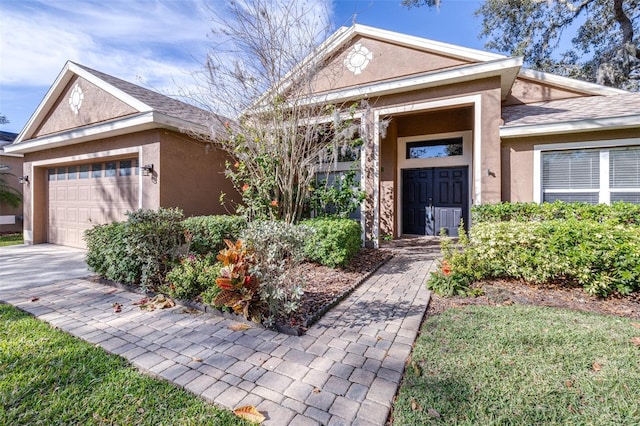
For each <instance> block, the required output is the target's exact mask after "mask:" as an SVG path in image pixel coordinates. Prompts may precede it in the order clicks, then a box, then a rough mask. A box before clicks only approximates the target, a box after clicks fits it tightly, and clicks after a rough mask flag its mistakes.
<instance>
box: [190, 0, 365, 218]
mask: <svg viewBox="0 0 640 426" xmlns="http://www.w3.org/2000/svg"><path fill="white" fill-rule="evenodd" d="M325 6H326V2H324V1H320V0H318V1H315V0H310V1H299V0H277V1H272V0H245V1H242V2H240V1H230V2H224V3H222V2H220V3H219V2H216V3H215V4H213V5H212V8H211V15H212V22H213V29H212V34H213V39H214V40H215V44H213V46H212V47H211V50H210V52H209V54H208V55H207V58H206V61H205V63H204V67H203V68H204V69H203V72H202V73H200V74H199V75H197V76H196V79H197V81H198V85H197V86H198V88H199V90H194V91H192V92H189V93H187V94H186V95H187V96H188V97H190V98H191V99H192V100H196V102H197V103H199V104H200V105H201V106H204V107H206V108H208V109H209V110H210V111H211V112H212V113H214V114H212V115H211V117H212V118H211V121H212V123H211V132H210V134H209V135H208V136H209V138H210V141H211V142H212V143H217V144H219V146H221V147H222V148H223V149H224V150H225V151H227V152H228V153H230V154H231V155H232V156H233V157H234V158H235V159H236V160H237V161H230V162H229V163H228V165H227V176H228V177H229V178H230V179H231V181H232V182H233V183H234V185H235V187H236V189H238V191H239V192H240V194H241V195H242V198H243V202H244V203H243V206H239V210H240V212H241V213H244V214H245V215H246V216H247V217H248V219H250V220H251V219H283V220H285V221H287V222H289V223H293V222H295V221H296V220H298V219H299V218H300V217H301V215H302V214H303V212H304V211H305V209H306V208H307V207H306V203H307V200H308V198H309V188H310V187H311V186H312V182H314V181H315V178H316V172H317V170H318V169H319V164H321V163H323V162H325V163H326V162H329V161H331V160H333V161H337V158H333V159H332V158H330V156H329V155H328V152H334V153H337V152H340V151H341V149H342V148H345V147H347V146H351V145H353V144H355V143H359V142H354V141H360V139H359V135H358V130H359V127H360V126H359V123H358V122H357V121H356V120H354V115H355V113H356V110H357V109H359V108H361V107H362V108H366V105H365V106H361V105H360V104H353V103H349V104H346V105H335V104H327V103H325V102H323V99H317V100H316V102H308V97H309V96H310V95H311V94H312V93H313V82H314V79H315V78H316V73H317V72H318V70H319V69H320V68H321V67H322V65H323V64H321V63H315V62H313V61H308V60H306V58H307V57H311V58H313V57H315V56H316V55H311V56H309V55H310V54H312V53H314V54H317V53H318V52H319V49H320V47H319V46H320V43H321V42H322V41H324V40H325V39H326V37H327V36H328V35H329V31H330V30H331V26H330V23H329V22H327V21H324V20H323V19H324V18H322V17H325V16H328V13H326V11H324V10H322V9H323V8H324V7H325ZM289 73H290V74H289ZM288 75H290V76H292V78H290V79H286V80H285V77H286V76H288ZM326 77H328V78H329V79H330V78H331V77H333V76H326ZM283 82H284V83H283ZM225 116H226V117H231V118H232V120H229V121H226V120H228V119H225V118H223V117H225ZM334 157H336V156H334Z"/></svg>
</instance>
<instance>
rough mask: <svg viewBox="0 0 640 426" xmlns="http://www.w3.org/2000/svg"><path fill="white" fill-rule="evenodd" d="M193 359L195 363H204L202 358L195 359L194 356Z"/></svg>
mask: <svg viewBox="0 0 640 426" xmlns="http://www.w3.org/2000/svg"><path fill="white" fill-rule="evenodd" d="M191 359H192V360H193V361H195V362H202V358H198V357H195V356H192V357H191Z"/></svg>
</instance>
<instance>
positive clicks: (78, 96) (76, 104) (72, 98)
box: [69, 83, 84, 114]
mask: <svg viewBox="0 0 640 426" xmlns="http://www.w3.org/2000/svg"><path fill="white" fill-rule="evenodd" d="M83 99H84V93H83V92H82V88H81V87H80V85H79V84H78V83H76V85H75V86H73V90H72V91H71V94H70V95H69V107H70V108H71V111H73V113H74V114H78V111H80V107H81V106H82V100H83Z"/></svg>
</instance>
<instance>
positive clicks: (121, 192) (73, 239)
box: [46, 158, 140, 248]
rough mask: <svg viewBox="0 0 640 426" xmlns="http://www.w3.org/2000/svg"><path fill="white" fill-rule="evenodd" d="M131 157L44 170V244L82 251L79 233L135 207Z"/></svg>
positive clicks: (134, 165)
mask: <svg viewBox="0 0 640 426" xmlns="http://www.w3.org/2000/svg"><path fill="white" fill-rule="evenodd" d="M139 173H140V171H139V167H138V164H137V160H136V159H135V158H125V159H117V160H109V161H101V162H92V163H82V164H72V165H60V166H53V167H48V168H47V173H46V179H47V199H48V208H47V212H48V221H47V242H49V243H53V244H60V245H65V246H71V247H79V248H84V247H85V243H84V240H83V233H84V231H85V230H87V229H90V228H92V227H94V226H95V225H99V224H104V223H109V222H114V221H121V220H125V219H126V216H125V213H126V212H127V211H132V210H136V209H137V208H138V206H139V202H138V200H139V190H138V189H139Z"/></svg>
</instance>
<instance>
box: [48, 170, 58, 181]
mask: <svg viewBox="0 0 640 426" xmlns="http://www.w3.org/2000/svg"><path fill="white" fill-rule="evenodd" d="M47 176H48V177H49V180H56V169H49V170H47Z"/></svg>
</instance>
